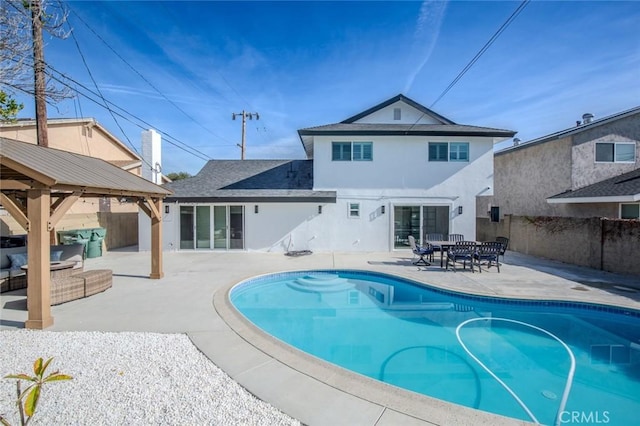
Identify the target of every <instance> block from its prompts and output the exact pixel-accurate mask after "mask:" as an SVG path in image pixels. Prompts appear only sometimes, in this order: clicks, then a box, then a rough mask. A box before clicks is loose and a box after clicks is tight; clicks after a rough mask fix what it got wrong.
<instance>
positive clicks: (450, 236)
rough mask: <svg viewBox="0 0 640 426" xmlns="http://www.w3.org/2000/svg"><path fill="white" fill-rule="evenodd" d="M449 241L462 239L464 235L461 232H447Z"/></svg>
mask: <svg viewBox="0 0 640 426" xmlns="http://www.w3.org/2000/svg"><path fill="white" fill-rule="evenodd" d="M449 241H456V242H457V241H464V235H462V234H449Z"/></svg>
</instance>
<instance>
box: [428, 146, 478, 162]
mask: <svg viewBox="0 0 640 426" xmlns="http://www.w3.org/2000/svg"><path fill="white" fill-rule="evenodd" d="M429 161H464V162H468V161H469V142H429Z"/></svg>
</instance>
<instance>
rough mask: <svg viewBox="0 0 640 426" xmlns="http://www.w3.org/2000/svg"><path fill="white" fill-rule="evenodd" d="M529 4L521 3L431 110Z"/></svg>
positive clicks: (528, 0) (450, 84)
mask: <svg viewBox="0 0 640 426" xmlns="http://www.w3.org/2000/svg"><path fill="white" fill-rule="evenodd" d="M529 2H530V0H524V1H523V2H522V3H520V5H519V6H518V8H517V9H516V10H515V11H513V13H512V14H511V16H509V18H507V20H506V21H505V22H504V23H503V24H502V25H501V26H500V28H498V30H497V31H496V32H495V33H494V34H493V35H492V36H491V38H490V39H489V41H487V42H486V43H485V44H484V46H482V48H481V49H480V50H479V51H478V53H476V55H475V56H474V57H473V59H471V61H469V63H468V64H467V65H466V66H465V67H464V68H463V69H462V71H460V73H458V75H457V76H456V78H454V79H453V81H452V82H451V83H449V85H448V86H447V88H446V89H444V90H443V91H442V93H441V94H440V96H438V97H437V98H436V100H435V101H433V103H432V104H431V105H430V106H429V108H432V107H433V106H434V105H435V104H437V103H438V102H439V101H440V99H442V98H443V97H444V96H445V95H446V94H447V93H449V91H450V90H451V89H452V88H453V87H454V86H455V85H456V84H457V83H458V81H460V79H461V78H462V77H463V76H464V75H465V74H466V73H467V71H469V70H470V69H471V67H473V65H474V64H475V63H476V62H478V59H480V57H481V56H482V55H483V54H484V53H485V52H486V51H487V50H488V49H489V48H490V47H491V45H492V44H493V43H494V42H495V41H496V40H497V39H498V37H500V35H501V34H502V33H503V32H504V31H505V30H506V29H507V28H508V27H509V25H510V24H511V23H512V22H513V21H514V20H515V19H516V18H517V17H518V15H520V13H521V12H522V11H523V10H524V8H525V7H527V5H528V4H529Z"/></svg>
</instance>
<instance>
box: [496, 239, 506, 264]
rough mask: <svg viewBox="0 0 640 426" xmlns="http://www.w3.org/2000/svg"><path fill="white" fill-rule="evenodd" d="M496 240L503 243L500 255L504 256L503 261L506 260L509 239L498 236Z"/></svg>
mask: <svg viewBox="0 0 640 426" xmlns="http://www.w3.org/2000/svg"><path fill="white" fill-rule="evenodd" d="M496 241H497V242H499V243H500V244H502V247H501V248H500V256H502V261H503V262H504V253H505V252H506V251H507V247H509V239H508V238H507V237H496Z"/></svg>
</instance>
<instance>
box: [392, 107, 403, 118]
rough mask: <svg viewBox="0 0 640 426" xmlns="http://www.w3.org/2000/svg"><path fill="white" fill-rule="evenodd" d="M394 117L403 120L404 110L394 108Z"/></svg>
mask: <svg viewBox="0 0 640 426" xmlns="http://www.w3.org/2000/svg"><path fill="white" fill-rule="evenodd" d="M393 119H394V120H401V119H402V110H401V109H400V108H394V109H393Z"/></svg>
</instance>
